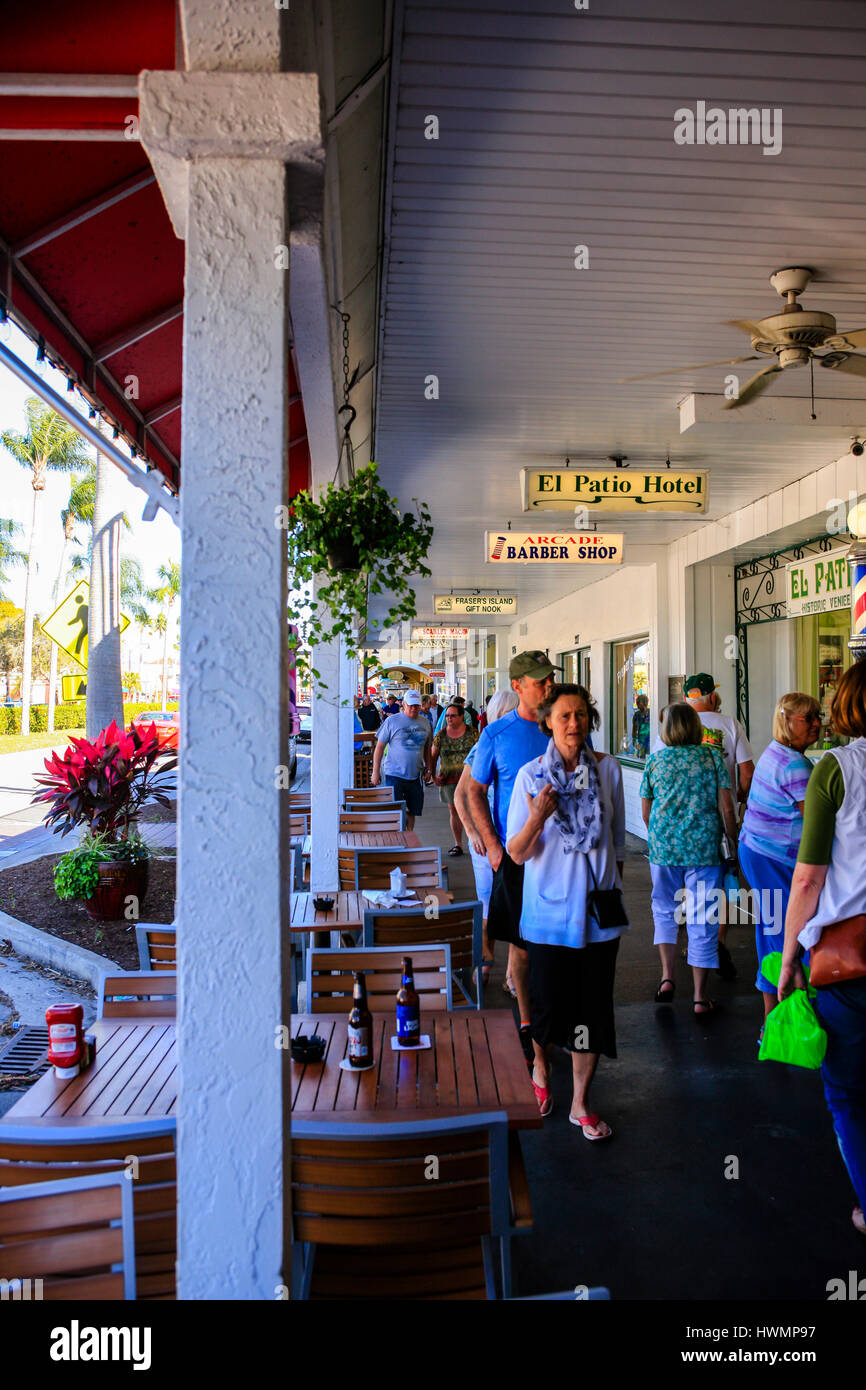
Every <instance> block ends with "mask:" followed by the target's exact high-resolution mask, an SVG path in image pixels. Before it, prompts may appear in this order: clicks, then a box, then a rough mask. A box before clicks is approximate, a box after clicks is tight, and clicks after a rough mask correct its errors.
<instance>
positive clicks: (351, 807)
mask: <svg viewBox="0 0 866 1390" xmlns="http://www.w3.org/2000/svg"><path fill="white" fill-rule="evenodd" d="M372 790H373V791H375V790H377V788H375V787H374V788H372ZM389 790H393V788H389ZM346 811H348V812H350V813H355V814H360V813H361V812H362V811H374V812H378V811H402V813H403V824H402V825H401V826H400V829H401V830H405V829H406V803H405V801H344V802H343V804H342V806H341V807H340V814H341V815H342V814H343V813H344V812H346Z"/></svg>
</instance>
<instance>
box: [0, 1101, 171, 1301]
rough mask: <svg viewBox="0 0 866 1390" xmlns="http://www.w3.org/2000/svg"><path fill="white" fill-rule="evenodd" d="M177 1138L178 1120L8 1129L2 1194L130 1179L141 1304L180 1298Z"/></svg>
mask: <svg viewBox="0 0 866 1390" xmlns="http://www.w3.org/2000/svg"><path fill="white" fill-rule="evenodd" d="M176 1132H177V1124H176V1121H175V1120H170V1119H159V1120H135V1121H121V1122H119V1123H116V1124H115V1123H111V1124H104V1125H99V1126H93V1125H87V1126H86V1127H82V1128H80V1129H79V1128H77V1127H75V1126H71V1125H68V1124H66V1125H63V1124H56V1125H45V1126H42V1125H35V1124H32V1125H25V1124H8V1125H3V1124H2V1123H0V1190H3V1189H7V1188H8V1189H12V1188H16V1187H20V1186H22V1185H24V1184H27V1185H32V1184H37V1183H38V1184H40V1185H42V1184H44V1183H50V1182H56V1181H57V1180H59V1179H66V1178H73V1177H76V1178H77V1177H87V1176H93V1175H96V1174H99V1173H115V1174H120V1175H122V1177H123V1179H124V1183H125V1186H126V1187H128V1188H130V1189H131V1191H132V1206H133V1216H134V1225H135V1277H136V1297H137V1298H139V1299H148V1300H149V1299H153V1300H165V1299H173V1298H174V1297H175V1260H176V1256H177V1166H176V1162H175V1140H176ZM133 1160H134V1162H133ZM70 1224H74V1223H70Z"/></svg>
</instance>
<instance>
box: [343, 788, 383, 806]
mask: <svg viewBox="0 0 866 1390" xmlns="http://www.w3.org/2000/svg"><path fill="white" fill-rule="evenodd" d="M393 800H394V788H393V787H346V788H345V789H344V791H343V802H344V803H345V805H347V806H348V805H349V803H350V802H351V801H393Z"/></svg>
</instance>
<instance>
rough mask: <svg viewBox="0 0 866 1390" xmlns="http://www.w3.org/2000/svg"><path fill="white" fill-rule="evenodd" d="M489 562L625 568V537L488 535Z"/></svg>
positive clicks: (611, 534)
mask: <svg viewBox="0 0 866 1390" xmlns="http://www.w3.org/2000/svg"><path fill="white" fill-rule="evenodd" d="M484 537H485V544H486V558H487V561H488V563H494V562H495V563H496V564H500V565H502V564H509V563H512V564H513V563H515V562H516V563H518V564H522V565H525V564H543V565H568V564H572V565H575V564H578V565H588V564H590V565H591V564H596V565H621V564H622V533H621V532H619V533H617V532H613V531H608V532H605V533H602V532H601V531H599V532H598V533H597V534H596V533H595V532H592V533H587V534H586V535H580V534H578V532H576V531H558V532H556V534H551V533H549V532H545V533H543V534H542V533H541V532H538V531H532V532H528V531H509V532H508V533H507V534H504V533H503V532H501V531H486V532H485V533H484Z"/></svg>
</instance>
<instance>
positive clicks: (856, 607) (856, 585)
mask: <svg viewBox="0 0 866 1390" xmlns="http://www.w3.org/2000/svg"><path fill="white" fill-rule="evenodd" d="M848 560H849V562H850V565H851V640H850V642H849V643H848V647H849V649H850V651H851V655H852V657H853V658H854V660H855V661H863V660H864V659H866V545H864V543H863V541H862V540H860V541H858V542H857V543H856V544H855V545H853V546H852V547H851V549H850V551H849V552H848Z"/></svg>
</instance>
